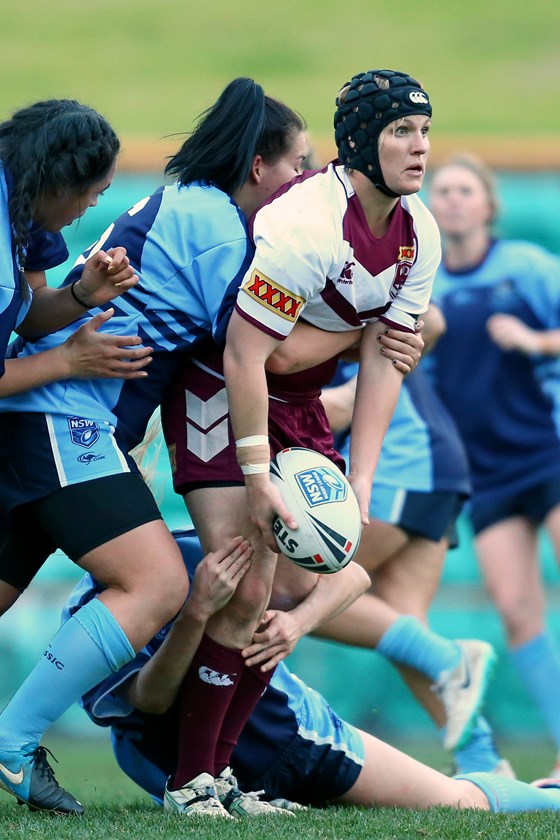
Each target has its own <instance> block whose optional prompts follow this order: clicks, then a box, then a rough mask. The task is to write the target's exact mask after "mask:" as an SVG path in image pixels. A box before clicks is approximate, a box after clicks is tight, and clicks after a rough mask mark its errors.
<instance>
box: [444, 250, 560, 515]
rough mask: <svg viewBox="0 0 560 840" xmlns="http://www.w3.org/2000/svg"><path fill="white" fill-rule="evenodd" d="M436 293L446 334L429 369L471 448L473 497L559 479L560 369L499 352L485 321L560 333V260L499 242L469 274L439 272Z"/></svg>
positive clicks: (540, 360)
mask: <svg viewBox="0 0 560 840" xmlns="http://www.w3.org/2000/svg"><path fill="white" fill-rule="evenodd" d="M434 288H435V293H434V299H435V300H436V301H437V303H438V304H439V305H440V307H441V309H442V311H443V314H444V315H445V318H446V320H447V332H446V334H445V335H444V336H443V337H442V338H441V339H440V341H439V342H438V344H437V345H436V347H435V350H434V351H433V352H432V353H431V354H430V361H429V365H430V368H429V370H430V374H431V375H432V376H433V380H434V382H435V384H436V387H437V390H438V393H439V394H440V396H441V398H442V400H443V402H444V403H445V405H446V407H447V408H448V410H449V412H450V413H451V415H452V416H453V418H454V419H455V422H456V424H457V426H458V429H459V432H460V434H461V436H462V439H463V442H464V444H465V446H466V449H467V453H468V457H469V463H470V469H471V478H472V482H473V491H474V495H475V496H476V497H477V499H478V500H479V501H483V502H484V501H485V500H488V501H491V500H493V499H495V498H496V493H500V494H505V495H510V494H511V495H513V494H515V493H517V492H519V491H522V490H524V489H526V488H528V487H530V486H532V485H534V484H537V483H539V482H541V481H545V480H547V479H548V478H549V477H552V476H555V475H558V472H559V470H560V439H559V438H560V435H559V421H560V378H559V374H560V361H558V360H557V359H551V357H543V356H527V355H525V354H523V353H520V352H517V351H512V352H505V351H502V350H500V348H499V347H498V345H497V344H495V343H494V342H493V341H492V339H491V338H490V335H489V334H488V331H487V328H486V322H487V320H488V318H489V317H490V316H491V315H494V314H496V313H505V314H509V315H514V316H516V317H517V318H519V319H520V320H521V321H523V322H524V323H525V324H527V325H528V326H529V327H531V328H533V329H536V330H550V329H556V328H558V327H559V326H560V259H559V258H558V257H556V256H554V255H552V254H550V253H548V252H547V251H545V250H544V249H543V248H541V247H539V246H537V245H533V244H531V243H527V242H518V241H496V242H493V243H492V245H491V247H490V249H489V251H488V253H487V254H486V256H485V258H484V260H483V261H482V262H481V264H480V265H478V266H476V267H475V268H473V269H472V270H470V271H465V272H452V271H449V270H448V269H446V268H445V266H444V265H442V266H440V268H439V270H438V273H437V275H436V281H435V287H434Z"/></svg>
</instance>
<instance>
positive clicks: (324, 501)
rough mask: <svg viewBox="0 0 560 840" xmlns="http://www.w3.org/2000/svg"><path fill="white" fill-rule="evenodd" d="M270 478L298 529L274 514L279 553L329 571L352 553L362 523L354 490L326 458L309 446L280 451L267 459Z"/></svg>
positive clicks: (345, 562) (340, 566) (312, 568)
mask: <svg viewBox="0 0 560 840" xmlns="http://www.w3.org/2000/svg"><path fill="white" fill-rule="evenodd" d="M270 479H271V481H272V482H273V483H274V484H275V485H276V486H277V487H278V489H279V490H280V493H281V494H282V499H283V500H284V503H285V505H286V507H287V508H288V510H289V511H290V513H291V514H292V515H293V517H294V519H295V520H296V522H297V523H298V528H296V529H292V528H288V526H287V525H286V523H285V522H284V521H283V520H282V519H281V518H280V517H279V516H277V517H276V518H275V519H274V522H273V524H272V530H273V531H274V536H275V539H276V544H277V545H278V548H279V549H280V551H281V553H282V554H284V555H285V556H286V557H289V559H290V560H293V562H294V563H296V564H297V565H298V566H301V567H302V568H303V569H309V571H312V572H320V573H322V574H332V573H333V572H338V571H339V570H340V569H343V568H344V567H345V566H346V565H348V563H349V562H350V560H352V558H353V557H354V555H355V553H356V550H357V548H358V545H359V543H360V536H361V531H362V525H361V520H360V510H359V507H358V501H357V499H356V496H355V495H354V491H353V490H352V488H351V487H350V485H349V483H348V481H347V480H346V478H345V477H344V475H343V474H342V472H341V471H340V470H339V469H338V467H337V466H335V464H333V462H332V461H330V460H329V459H328V458H327V457H325V456H324V455H320V454H319V453H318V452H314V451H313V450H312V449H304V448H303V447H297V446H293V447H291V448H289V449H283V450H282V451H281V452H279V453H278V455H276V457H275V458H273V459H272V461H271V462H270Z"/></svg>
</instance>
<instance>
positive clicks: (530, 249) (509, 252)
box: [492, 239, 560, 271]
mask: <svg viewBox="0 0 560 840" xmlns="http://www.w3.org/2000/svg"><path fill="white" fill-rule="evenodd" d="M492 253H493V255H495V256H497V257H499V258H500V259H503V258H504V257H507V259H508V261H509V260H511V262H512V263H513V264H517V265H520V266H522V268H523V270H524V271H525V270H533V271H534V270H535V268H536V269H538V267H539V266H543V267H546V268H547V269H549V268H550V267H552V266H554V267H555V268H556V270H558V269H559V268H560V257H559V256H558V254H553V253H552V252H551V251H548V250H547V249H546V248H544V247H543V246H542V245H539V244H538V243H536V242H528V241H526V240H524V239H498V240H497V241H496V243H495V245H494V248H493V251H492Z"/></svg>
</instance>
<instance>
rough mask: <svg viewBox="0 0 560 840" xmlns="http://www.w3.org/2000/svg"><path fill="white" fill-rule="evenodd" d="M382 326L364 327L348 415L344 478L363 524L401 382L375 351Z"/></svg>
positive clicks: (388, 364) (367, 512)
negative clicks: (348, 454)
mask: <svg viewBox="0 0 560 840" xmlns="http://www.w3.org/2000/svg"><path fill="white" fill-rule="evenodd" d="M384 329H385V325H384V324H383V323H382V322H381V321H376V322H375V323H371V324H368V325H367V327H366V328H365V330H364V335H363V338H362V345H361V355H360V369H359V373H358V381H357V387H356V400H355V403H354V411H353V415H352V435H351V437H350V464H349V473H348V480H349V482H350V484H351V485H352V489H353V490H354V492H355V494H356V497H357V499H358V503H359V505H360V512H361V516H362V523H363V524H364V525H366V524H367V523H368V522H369V500H370V495H371V486H372V482H373V473H374V472H375V467H376V465H377V460H378V458H379V452H380V451H381V445H382V443H383V438H384V436H385V432H386V431H387V427H388V425H389V422H390V420H391V417H392V416H393V412H394V410H395V406H396V404H397V400H398V397H399V392H400V388H401V384H402V374H401V373H399V371H398V370H397V369H396V367H395V365H394V364H393V363H392V362H391V361H390V360H389V359H387V358H384V357H383V356H382V355H380V354H379V353H375V347H376V346H377V343H378V341H377V337H378V335H380V333H381V332H382V331H383V330H384Z"/></svg>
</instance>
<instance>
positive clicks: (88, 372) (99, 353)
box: [59, 309, 153, 379]
mask: <svg viewBox="0 0 560 840" xmlns="http://www.w3.org/2000/svg"><path fill="white" fill-rule="evenodd" d="M114 311H115V310H114V309H107V310H106V311H104V312H99V313H98V314H97V315H94V316H93V318H90V319H89V320H88V321H86V323H85V324H82V326H81V327H79V328H78V329H77V330H76V332H74V333H72V335H71V336H69V337H68V338H67V339H66V341H65V342H64V343H63V344H61V345H60V347H59V350H60V352H61V353H62V354H64V357H65V361H66V366H67V370H68V375H67V376H66V377H65V378H67V379H98V378H101V379H141V378H143V377H145V376H147V375H148V374H147V373H146V371H145V370H143V368H145V367H146V365H149V364H150V362H151V361H152V357H151V353H152V352H153V351H152V348H151V347H142V346H140V345H141V341H142V340H141V339H140V338H139V336H137V335H113V334H110V333H104V332H98V330H99V328H100V327H101V326H102V324H104V323H105V322H106V321H108V320H109V318H111V317H112V316H113V314H114Z"/></svg>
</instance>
